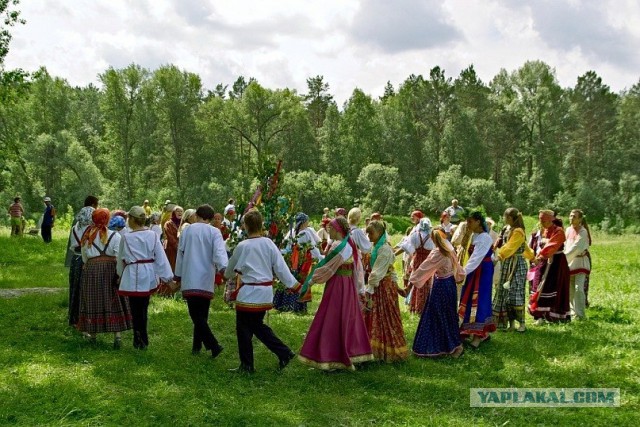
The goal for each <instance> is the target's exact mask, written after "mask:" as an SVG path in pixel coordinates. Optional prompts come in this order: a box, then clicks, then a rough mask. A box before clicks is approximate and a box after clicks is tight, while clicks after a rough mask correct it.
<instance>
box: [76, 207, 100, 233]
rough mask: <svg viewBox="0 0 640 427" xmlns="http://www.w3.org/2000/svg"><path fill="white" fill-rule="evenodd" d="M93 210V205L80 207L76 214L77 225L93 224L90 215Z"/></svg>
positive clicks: (86, 225)
mask: <svg viewBox="0 0 640 427" xmlns="http://www.w3.org/2000/svg"><path fill="white" fill-rule="evenodd" d="M94 210H95V209H94V208H93V206H85V207H84V208H82V209H80V212H78V215H76V220H77V221H78V223H77V224H78V227H80V228H82V227H88V226H90V225H91V224H93V220H92V219H91V216H92V215H93V211H94Z"/></svg>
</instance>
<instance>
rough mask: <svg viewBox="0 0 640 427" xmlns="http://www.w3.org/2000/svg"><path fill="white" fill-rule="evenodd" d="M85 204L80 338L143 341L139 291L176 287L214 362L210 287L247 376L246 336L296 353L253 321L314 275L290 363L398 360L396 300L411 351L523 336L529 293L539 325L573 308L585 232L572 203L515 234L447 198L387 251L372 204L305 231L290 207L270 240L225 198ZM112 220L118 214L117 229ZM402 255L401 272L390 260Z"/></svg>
mask: <svg viewBox="0 0 640 427" xmlns="http://www.w3.org/2000/svg"><path fill="white" fill-rule="evenodd" d="M97 205H98V200H97V199H95V198H91V197H88V198H87V200H86V201H85V207H83V208H82V209H81V210H80V212H79V214H78V215H77V222H76V224H75V225H74V226H73V228H72V231H71V236H70V250H71V252H72V253H73V260H72V262H71V269H70V280H69V283H70V303H69V323H70V324H71V325H73V326H75V327H76V328H77V329H78V330H80V331H81V332H83V333H84V334H85V336H86V337H87V339H89V340H95V336H96V334H97V333H103V332H112V333H114V347H115V348H120V346H121V337H120V333H121V332H123V331H124V330H127V329H133V331H134V337H133V346H134V347H135V348H138V349H145V348H146V347H147V346H148V345H149V340H148V333H147V323H148V320H147V319H148V317H147V312H148V305H149V298H150V296H151V295H152V294H154V293H156V292H158V291H164V292H165V293H171V292H173V291H177V290H179V291H180V292H181V295H182V297H183V298H184V300H185V301H186V304H187V307H188V312H189V315H190V317H191V320H192V322H193V343H192V352H193V353H194V354H198V353H200V352H201V351H202V348H203V347H204V348H205V349H206V350H207V351H208V352H210V353H211V356H212V357H217V356H218V355H219V354H220V353H221V352H222V350H223V347H222V345H221V344H220V343H219V342H218V341H217V339H216V337H215V335H214V334H213V332H212V330H211V327H210V326H209V324H208V316H209V307H210V302H211V299H212V298H213V294H214V291H215V288H216V285H221V286H222V287H223V288H224V289H225V291H226V292H225V300H226V301H227V302H229V303H230V304H233V305H234V307H235V312H236V335H237V343H238V350H239V355H240V365H239V367H238V368H236V370H237V371H240V372H248V373H251V372H254V370H255V367H254V359H253V348H252V338H253V336H255V337H256V338H258V340H260V341H261V342H263V343H264V344H265V345H266V346H267V348H269V350H271V351H272V352H273V353H274V354H275V355H276V357H277V359H278V369H283V368H284V367H286V366H287V365H288V364H289V362H290V361H291V360H292V359H293V358H294V357H295V353H294V351H292V350H291V349H290V348H289V347H288V346H287V345H286V344H284V343H283V342H282V341H281V340H280V339H279V338H278V337H277V336H276V334H275V333H274V332H273V330H272V329H271V328H270V327H269V326H268V325H267V324H265V323H264V317H265V314H266V312H267V311H269V310H271V309H272V308H274V307H275V308H276V309H278V310H280V311H294V312H300V313H307V311H308V303H309V301H311V298H312V292H311V287H312V285H314V284H325V285H324V292H323V294H322V299H321V301H320V304H319V307H318V310H317V312H316V313H315V315H314V318H313V320H312V322H311V326H310V328H309V330H308V332H307V333H306V336H305V339H304V343H303V345H302V347H301V349H300V351H299V353H298V359H299V360H300V361H301V362H303V363H305V364H307V365H310V366H312V367H315V368H318V369H323V370H334V369H354V368H355V365H356V364H358V363H362V362H366V361H371V360H381V361H384V362H396V361H402V360H406V359H407V358H408V357H409V347H408V344H407V341H406V338H405V332H404V329H403V324H402V317H401V311H400V297H404V298H405V301H406V302H407V304H408V306H409V311H410V312H411V313H415V314H417V315H420V321H419V324H418V329H417V331H416V334H415V338H414V342H413V347H412V350H413V354H414V355H416V356H419V357H437V356H444V355H449V356H451V357H459V356H460V355H462V354H463V352H464V346H463V340H465V339H468V343H467V345H468V346H469V347H470V348H472V349H477V348H478V347H479V346H480V345H481V343H482V342H484V341H487V340H489V338H490V334H491V333H492V332H494V331H495V330H496V329H497V328H502V329H505V330H517V331H520V332H524V331H525V329H526V328H525V304H527V302H528V311H529V313H531V314H532V315H533V317H534V318H535V319H537V321H538V323H540V322H542V321H545V320H547V321H552V322H554V321H566V320H569V319H570V317H571V315H572V312H573V315H575V316H577V317H578V318H584V317H585V313H584V307H585V305H586V302H585V300H586V299H585V292H584V283H585V281H586V280H585V279H586V277H588V273H589V270H590V263H589V257H588V247H589V244H590V236H589V232H588V227H587V225H586V221H585V218H584V215H583V213H582V212H581V211H579V210H574V211H572V212H571V215H570V220H571V226H570V227H568V228H567V230H566V233H565V230H563V229H562V227H561V226H560V225H558V219H557V218H555V215H554V214H553V212H550V211H541V212H540V215H539V219H540V227H539V230H536V232H534V233H533V234H532V235H531V238H530V239H529V241H527V238H526V236H527V235H526V233H525V229H524V223H523V220H522V215H521V214H520V212H519V211H518V210H517V209H515V208H510V209H507V211H506V212H505V213H504V223H505V227H504V228H503V229H502V230H501V232H500V233H499V234H498V233H495V232H493V233H492V234H491V233H490V231H492V230H490V227H489V226H488V223H487V218H485V217H484V215H483V214H482V213H481V212H479V211H472V212H470V213H469V214H468V215H466V211H465V210H464V209H462V208H460V207H459V206H458V205H457V201H455V203H452V206H451V207H450V208H448V209H447V210H445V211H444V212H443V213H442V215H441V218H440V225H438V226H433V224H432V223H431V221H430V219H429V218H427V217H426V216H425V215H424V214H423V213H422V212H421V211H419V210H416V211H414V212H412V214H411V219H412V222H413V224H414V225H413V227H412V228H411V230H410V231H409V232H408V234H407V235H406V236H405V237H404V238H403V239H402V241H400V242H399V243H398V244H397V245H395V246H392V245H391V242H390V238H389V235H388V233H387V225H386V223H385V222H384V220H383V219H382V216H381V215H380V214H378V213H374V214H373V215H371V217H369V218H367V219H366V220H365V223H366V226H365V228H364V229H361V228H359V224H360V222H361V220H362V212H361V211H360V209H358V208H353V209H351V210H350V211H349V212H347V211H346V209H343V208H340V209H336V210H335V213H334V215H331V214H330V213H329V212H326V211H325V215H324V216H323V219H322V223H321V227H320V229H319V230H318V231H317V232H316V231H315V230H314V229H313V228H311V227H310V224H309V223H310V221H309V217H308V216H307V215H306V214H304V213H298V214H297V215H296V217H295V226H294V227H293V228H292V230H290V231H289V233H288V234H287V236H286V237H285V239H284V243H283V244H282V247H277V246H276V245H275V243H274V242H273V241H272V240H271V239H269V238H268V237H266V234H265V232H264V227H263V218H262V215H261V213H260V212H259V211H258V210H257V209H250V210H248V211H247V212H244V213H243V214H242V215H238V213H237V212H236V211H235V206H234V204H233V200H230V201H229V204H228V205H227V207H225V209H224V212H223V213H216V212H215V211H214V210H213V208H212V207H211V206H209V205H202V206H199V207H198V208H197V209H188V210H186V211H185V210H183V209H182V208H181V207H180V206H177V205H173V206H171V203H170V201H167V203H166V204H165V212H164V213H163V214H154V213H152V212H150V209H149V208H147V206H148V203H147V202H146V201H145V203H144V204H143V206H134V207H132V208H131V209H130V210H129V211H128V212H127V213H125V212H123V211H115V212H110V211H109V210H107V209H100V208H97ZM116 217H121V218H125V217H126V223H125V224H124V226H123V221H121V220H117V219H116V220H114V218H116ZM163 221H164V223H163ZM116 223H117V226H118V227H116ZM110 225H111V227H110ZM565 236H566V237H565ZM232 240H233V241H234V243H233V245H231V244H230V243H231V241H232ZM401 254H402V255H403V261H404V262H403V273H404V274H403V280H399V279H398V276H397V275H396V272H395V268H394V265H395V261H396V257H397V256H398V255H401ZM526 260H529V261H531V265H532V267H531V268H529V266H528V265H527V261H526ZM225 280H226V284H225V282H224V281H225ZM527 280H530V281H531V283H532V285H531V292H530V295H529V296H527V295H526V294H525V292H526V291H525V288H526V285H525V283H526V281H527ZM276 283H278V288H277V289H276V290H275V295H274V285H276ZM516 322H518V327H517V328H516V325H515V323H516Z"/></svg>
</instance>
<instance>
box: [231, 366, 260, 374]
mask: <svg viewBox="0 0 640 427" xmlns="http://www.w3.org/2000/svg"><path fill="white" fill-rule="evenodd" d="M255 371H256V370H255V369H254V368H253V367H251V366H245V365H240V366H238V367H237V368H231V369H229V372H233V373H236V374H253V373H254V372H255Z"/></svg>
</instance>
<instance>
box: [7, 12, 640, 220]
mask: <svg viewBox="0 0 640 427" xmlns="http://www.w3.org/2000/svg"><path fill="white" fill-rule="evenodd" d="M0 5H4V6H5V7H6V8H5V9H4V10H13V9H12V7H13V6H15V3H11V2H10V1H9V2H7V1H5V2H4V3H0ZM100 80H101V83H102V84H101V86H100V87H99V88H98V87H95V86H93V85H88V86H86V87H75V88H72V87H71V86H70V85H69V84H68V82H67V81H66V80H64V79H63V78H60V77H55V76H52V75H50V74H49V73H48V71H47V70H46V68H41V69H39V70H38V71H37V72H35V73H33V74H32V75H28V74H27V73H24V72H23V71H22V70H12V71H6V70H3V69H1V67H0V197H1V198H2V199H3V200H5V201H6V200H10V199H11V198H12V197H14V196H15V195H16V194H20V195H22V196H23V197H24V201H25V205H26V207H27V210H28V211H30V212H39V211H40V210H41V198H42V196H43V195H44V194H45V193H47V194H49V195H50V196H52V197H53V198H54V200H57V201H58V202H60V203H62V205H66V204H71V205H72V206H79V204H80V203H81V200H82V199H83V198H84V196H85V195H86V194H83V193H93V194H96V195H97V196H99V197H100V199H101V200H102V201H103V203H104V204H105V205H107V206H109V207H127V206H131V205H132V204H140V203H141V201H142V200H143V199H149V200H150V201H151V203H152V205H155V206H160V205H161V204H162V201H163V200H164V199H166V198H169V199H172V200H175V201H178V202H179V203H181V204H183V205H187V206H195V205H198V204H200V203H203V202H205V201H206V202H213V203H214V205H217V206H219V205H224V203H225V202H226V200H227V199H228V198H229V197H235V198H236V199H238V200H243V198H246V197H249V196H250V193H251V191H252V187H251V185H252V180H253V179H254V177H256V176H263V175H264V174H265V172H266V171H267V169H268V168H269V167H270V166H271V165H273V164H275V163H276V161H278V160H283V167H284V170H286V171H287V173H293V175H291V176H292V177H294V178H295V179H297V180H300V181H301V182H304V183H305V185H304V186H303V185H294V184H290V185H289V184H287V185H289V187H290V191H291V192H293V193H295V195H292V197H293V198H294V199H296V200H298V199H299V202H298V203H300V204H301V206H303V207H304V209H305V210H309V211H316V210H317V209H319V208H322V207H324V206H327V205H334V204H335V205H342V206H345V207H350V206H352V205H353V204H354V203H357V202H361V203H362V204H363V207H365V209H371V210H383V211H385V213H387V214H389V213H398V214H406V213H408V212H410V211H411V210H412V209H414V208H416V207H420V208H422V209H423V210H427V211H429V212H431V213H435V211H439V210H441V209H442V208H444V207H446V206H448V205H449V203H450V200H451V198H453V197H457V198H459V199H461V201H462V203H463V204H464V205H466V206H480V205H481V206H484V208H485V209H486V210H487V211H488V212H490V213H491V214H492V215H494V216H496V215H498V214H499V213H500V212H501V211H502V209H504V207H505V206H507V205H512V206H515V207H517V208H519V209H520V210H522V211H523V212H525V213H535V212H537V210H538V209H540V208H544V207H557V208H561V209H565V208H568V207H569V206H572V207H575V206H579V207H582V208H583V209H584V210H585V211H586V212H587V215H588V216H590V217H593V218H597V219H598V220H601V219H603V218H604V217H605V216H607V217H608V218H613V221H617V220H616V219H615V218H616V216H620V218H621V220H622V221H624V222H625V223H627V225H625V227H623V228H624V229H626V228H628V227H629V226H630V225H628V224H629V223H630V221H631V223H633V221H635V220H637V218H638V216H639V215H640V212H639V211H640V209H639V208H638V206H637V205H638V204H639V202H638V200H637V197H634V195H635V193H637V191H638V185H637V182H636V181H634V179H633V177H638V176H640V168H639V167H638V165H639V164H640V150H639V149H638V147H640V131H639V130H638V129H639V127H638V126H637V123H638V121H639V120H640V82H639V83H637V84H636V85H634V86H633V87H632V88H631V89H629V90H628V91H625V92H622V93H620V94H614V93H612V92H611V90H610V88H609V87H608V86H607V85H606V84H605V83H604V82H603V81H602V79H601V78H600V77H599V76H598V75H597V74H596V73H595V72H594V71H588V72H586V73H585V74H584V75H583V76H580V77H579V78H578V80H577V82H576V85H575V87H573V88H567V89H563V88H562V87H560V85H559V84H558V81H557V78H556V76H555V71H554V69H553V68H552V67H550V66H549V65H548V64H546V63H544V62H542V61H529V62H526V63H525V64H523V65H522V66H521V67H519V68H517V69H515V70H512V71H507V70H501V71H500V72H499V73H498V74H497V75H496V76H495V77H494V78H493V79H492V80H491V82H490V83H489V84H485V83H484V82H482V81H481V80H480V79H479V78H478V76H477V73H476V71H475V69H474V67H473V66H469V67H467V68H466V69H464V70H462V71H461V72H460V74H459V75H458V76H457V77H456V78H455V79H452V78H451V77H449V76H447V75H446V73H445V70H443V69H442V68H440V67H437V66H436V67H433V68H432V69H431V70H429V73H428V75H425V76H422V75H410V76H408V77H407V78H406V79H405V80H404V81H403V82H402V83H401V84H400V85H399V86H398V87H397V88H394V87H393V86H392V85H391V84H388V85H387V87H386V88H385V94H384V95H383V96H382V97H381V98H380V99H373V98H372V97H371V96H370V95H368V94H366V93H365V92H363V91H362V90H360V89H357V88H356V89H354V91H353V93H352V96H351V97H350V98H349V100H348V101H347V102H346V103H345V104H344V105H343V106H342V109H339V108H338V106H337V105H336V103H335V102H334V100H333V96H332V94H331V93H330V87H329V85H328V83H327V82H326V81H325V80H324V78H323V77H322V76H320V75H316V76H315V77H310V78H309V79H307V89H308V90H307V93H306V94H303V95H300V94H298V93H296V91H295V90H291V89H288V88H281V89H270V88H266V87H263V86H262V85H260V83H259V82H258V81H256V80H255V79H254V78H245V77H243V76H240V77H238V78H237V80H236V81H235V82H234V83H233V84H232V85H226V84H222V83H221V84H219V85H218V86H217V87H216V88H215V89H214V90H213V91H212V90H206V89H204V88H203V87H202V83H201V81H200V78H199V76H198V75H196V74H194V73H191V72H189V71H187V70H181V69H179V68H178V67H176V66H174V65H165V66H162V67H160V68H158V69H156V70H147V69H144V68H143V67H141V66H139V65H136V64H131V65H129V66H127V67H125V68H122V69H115V68H109V69H107V70H105V72H104V73H102V74H101V75H100ZM456 165H457V166H456ZM452 168H453V169H452ZM307 172H308V174H306V175H305V173H307ZM337 177H341V178H337ZM287 181H288V180H287ZM318 182H322V183H323V184H318ZM376 182H378V183H382V184H380V185H376V184H375V183H376ZM328 188H330V190H326V189H328Z"/></svg>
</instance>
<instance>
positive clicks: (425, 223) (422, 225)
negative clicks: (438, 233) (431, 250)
mask: <svg viewBox="0 0 640 427" xmlns="http://www.w3.org/2000/svg"><path fill="white" fill-rule="evenodd" d="M431 228H432V226H431V220H430V219H429V218H422V219H420V222H419V223H418V230H420V232H422V233H427V234H430V233H431Z"/></svg>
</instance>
